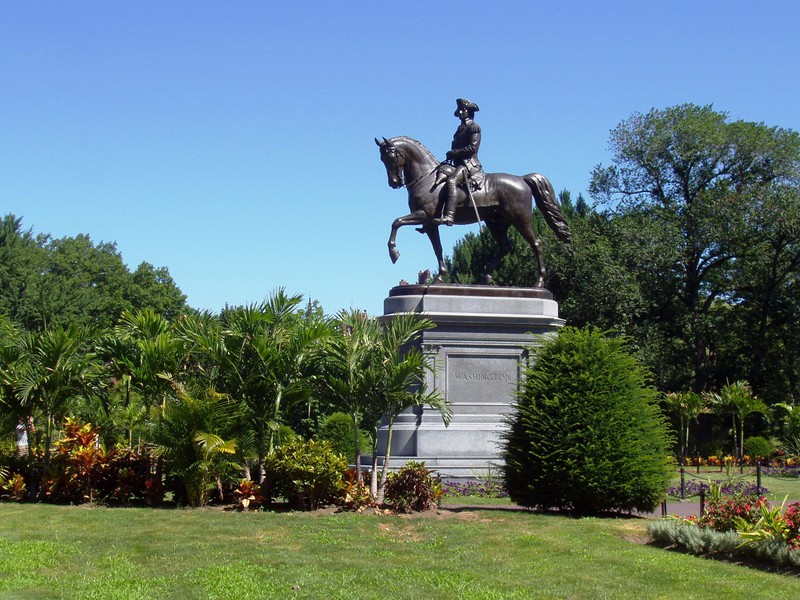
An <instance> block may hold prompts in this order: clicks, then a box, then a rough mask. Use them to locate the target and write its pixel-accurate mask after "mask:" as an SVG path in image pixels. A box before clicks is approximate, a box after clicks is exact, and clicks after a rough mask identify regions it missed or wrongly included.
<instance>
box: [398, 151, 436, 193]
mask: <svg viewBox="0 0 800 600" xmlns="http://www.w3.org/2000/svg"><path fill="white" fill-rule="evenodd" d="M387 143H389V142H387ZM390 147H391V148H393V149H394V154H395V157H399V158H400V159H402V161H403V163H402V164H403V166H400V165H399V163H398V160H397V158H395V160H394V164H395V168H396V169H398V170H399V171H400V175H399V177H398V179H400V187H404V188H406V189H411V188H412V187H413V186H415V185H416V184H418V183H419V182H420V181H422V180H423V179H425V178H426V177H428V176H430V175H432V174H433V173H435V172H436V170H437V169H438V168H439V166H440V165H437V166H436V167H434V168H433V169H431V171H430V172H428V173H423V174H422V175H419V176H417V177H415V178H414V179H413V180H411V182H406V181H405V169H404V168H403V167H405V163H406V156H405V154H403V152H402V151H401V150H400V149H398V148H397V146H395V145H393V144H391V145H390Z"/></svg>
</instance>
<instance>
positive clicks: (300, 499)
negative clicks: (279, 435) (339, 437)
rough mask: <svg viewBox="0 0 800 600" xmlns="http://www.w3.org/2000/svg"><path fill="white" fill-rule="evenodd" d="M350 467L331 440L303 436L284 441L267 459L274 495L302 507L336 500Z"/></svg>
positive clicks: (306, 507)
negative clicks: (336, 450)
mask: <svg viewBox="0 0 800 600" xmlns="http://www.w3.org/2000/svg"><path fill="white" fill-rule="evenodd" d="M346 468H347V461H346V460H345V458H344V457H343V456H342V455H341V454H338V453H336V452H334V451H333V447H332V446H331V444H330V442H327V441H316V440H308V441H305V440H302V439H299V438H295V439H292V440H289V441H287V442H285V443H283V444H281V446H280V447H279V448H278V449H277V450H276V451H275V452H274V454H272V455H271V456H268V457H267V459H266V461H265V470H266V478H267V480H268V482H269V487H270V492H269V493H270V494H271V496H272V497H282V498H285V499H286V501H287V502H288V503H289V505H290V506H291V507H292V508H295V509H298V510H315V509H317V508H319V507H320V506H323V505H325V504H330V503H332V502H333V501H334V500H335V498H336V497H337V495H338V492H339V490H340V488H341V485H342V477H343V474H344V471H345V469H346Z"/></svg>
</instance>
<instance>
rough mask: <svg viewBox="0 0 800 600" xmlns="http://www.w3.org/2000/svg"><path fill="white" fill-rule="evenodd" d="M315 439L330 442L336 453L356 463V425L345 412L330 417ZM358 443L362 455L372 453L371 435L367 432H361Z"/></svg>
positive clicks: (322, 425)
mask: <svg viewBox="0 0 800 600" xmlns="http://www.w3.org/2000/svg"><path fill="white" fill-rule="evenodd" d="M314 438H315V439H318V440H327V441H329V442H330V443H331V446H333V450H334V451H335V452H338V453H339V454H342V455H343V456H345V457H346V458H347V460H348V462H350V463H352V462H354V461H355V459H356V449H355V425H354V423H353V417H351V416H350V415H348V414H346V413H343V412H335V413H333V414H331V415H329V416H328V417H326V418H325V420H324V421H323V422H322V424H321V425H320V426H319V429H318V430H317V433H316V435H315V436H314ZM358 441H359V446H360V451H361V454H370V453H371V452H372V446H371V444H370V443H369V435H368V434H367V433H366V432H364V431H360V432H359V436H358Z"/></svg>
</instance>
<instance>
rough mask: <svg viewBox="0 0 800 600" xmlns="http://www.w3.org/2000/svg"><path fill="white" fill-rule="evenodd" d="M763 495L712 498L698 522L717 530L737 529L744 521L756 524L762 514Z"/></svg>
mask: <svg viewBox="0 0 800 600" xmlns="http://www.w3.org/2000/svg"><path fill="white" fill-rule="evenodd" d="M766 501H767V500H766V498H764V497H763V496H743V495H738V494H737V495H733V496H722V497H721V498H712V499H710V500H709V501H708V502H707V503H706V506H705V509H704V510H703V514H702V515H701V516H700V518H699V519H698V521H697V524H698V525H699V526H700V527H703V528H709V529H714V530H715V531H720V532H725V531H735V530H736V529H737V528H740V527H741V524H742V523H747V524H754V523H756V522H757V521H758V519H759V517H760V516H761V506H762V505H764V504H765V503H766Z"/></svg>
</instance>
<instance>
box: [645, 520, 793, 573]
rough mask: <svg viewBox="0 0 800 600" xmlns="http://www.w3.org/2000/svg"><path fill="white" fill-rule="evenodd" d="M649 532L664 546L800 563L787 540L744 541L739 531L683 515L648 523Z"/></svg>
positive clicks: (705, 553)
mask: <svg viewBox="0 0 800 600" xmlns="http://www.w3.org/2000/svg"><path fill="white" fill-rule="evenodd" d="M647 533H648V535H649V536H650V537H651V539H652V540H653V541H655V542H656V543H658V544H661V545H663V546H677V547H679V548H682V549H684V550H685V551H686V552H689V553H690V554H694V555H698V556H706V555H711V556H719V557H722V558H728V559H731V558H735V557H738V556H741V557H746V558H748V559H754V560H758V561H764V562H769V563H771V564H774V565H778V566H790V567H793V568H798V567H800V551H799V550H796V549H794V548H793V547H792V546H791V545H790V544H788V543H786V542H785V541H783V540H777V539H772V540H766V541H762V542H760V543H756V544H743V543H742V537H741V535H740V534H739V533H737V532H736V531H733V530H731V531H725V532H721V531H717V530H715V529H710V528H703V527H698V525H697V523H696V522H693V521H691V520H685V519H681V518H679V517H667V518H665V519H660V520H658V521H652V522H650V523H648V524H647Z"/></svg>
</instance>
